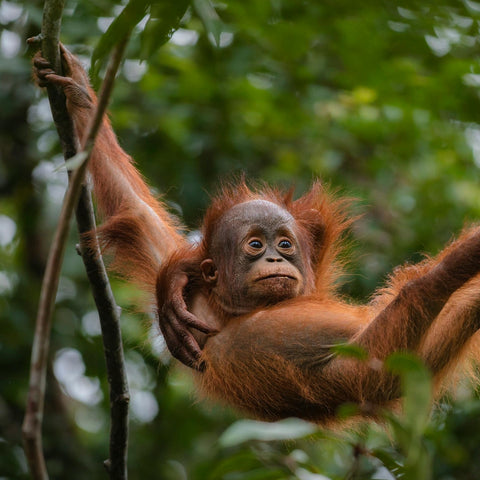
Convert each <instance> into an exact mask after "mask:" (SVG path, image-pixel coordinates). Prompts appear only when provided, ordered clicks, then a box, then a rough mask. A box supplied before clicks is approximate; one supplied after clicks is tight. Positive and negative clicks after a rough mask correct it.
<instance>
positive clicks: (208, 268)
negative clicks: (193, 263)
mask: <svg viewBox="0 0 480 480" xmlns="http://www.w3.org/2000/svg"><path fill="white" fill-rule="evenodd" d="M200 269H201V271H202V276H203V279H204V280H205V281H206V282H207V283H216V282H217V279H218V270H217V267H216V266H215V263H214V261H213V260H212V259H211V258H207V259H206V260H204V261H203V262H202V263H201V264H200Z"/></svg>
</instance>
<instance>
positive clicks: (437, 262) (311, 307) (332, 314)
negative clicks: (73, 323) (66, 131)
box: [36, 49, 480, 423]
mask: <svg viewBox="0 0 480 480" xmlns="http://www.w3.org/2000/svg"><path fill="white" fill-rule="evenodd" d="M62 54H63V58H64V63H65V67H66V74H67V75H69V77H67V78H65V77H55V78H53V77H51V78H50V79H49V78H48V72H47V73H45V70H44V68H45V67H44V66H42V65H41V62H37V66H36V68H37V76H38V78H39V79H40V80H41V81H42V82H43V83H45V82H46V81H52V82H57V83H58V84H60V85H61V86H63V88H64V91H65V94H66V97H67V106H68V108H69V111H70V113H71V115H72V118H73V121H74V124H75V128H76V131H77V135H78V137H79V138H80V140H82V139H83V138H84V137H85V134H86V131H87V129H88V123H89V121H90V118H91V116H92V111H93V110H92V109H93V107H94V105H95V102H96V98H95V94H94V92H93V91H92V89H91V88H90V86H89V83H88V79H87V77H86V75H85V73H84V71H83V69H82V68H81V66H80V65H79V64H78V61H77V60H76V59H75V57H73V56H72V55H71V54H70V53H69V52H68V51H67V50H65V49H63V50H62ZM42 69H43V70H42ZM90 173H91V176H92V178H93V183H94V189H95V195H96V199H97V202H98V205H99V210H100V212H101V213H102V215H103V216H104V217H105V223H104V224H103V225H102V227H101V229H100V235H101V239H102V242H103V244H104V246H105V247H107V248H108V249H109V250H110V251H112V253H113V255H114V264H113V266H114V268H115V269H116V270H118V271H120V272H121V273H123V274H125V275H127V277H128V278H129V279H131V280H132V281H135V282H139V283H142V284H143V285H144V286H145V287H146V288H147V289H148V290H152V289H153V287H156V294H157V304H158V308H159V321H160V326H161V328H162V331H163V332H164V335H165V338H166V341H167V344H168V345H169V348H170V349H171V351H172V353H173V354H174V355H175V356H177V357H178V358H180V359H182V361H184V362H185V363H187V364H190V365H191V366H196V367H197V368H199V369H201V370H202V371H201V372H200V373H198V374H197V378H198V383H199V389H200V390H201V391H202V392H203V393H204V394H205V395H206V396H208V397H210V398H215V399H218V400H221V401H224V402H227V403H229V404H231V405H233V406H235V407H236V408H238V409H240V410H242V411H244V412H247V413H248V414H249V415H253V416H255V417H257V418H260V419H264V420H276V419H279V418H283V417H286V416H292V415H294V416H298V417H302V418H306V419H308V420H311V421H315V422H321V423H328V422H331V421H333V420H334V419H335V415H336V412H337V411H338V409H339V407H340V406H341V405H343V404H345V403H348V402H351V403H354V404H356V405H357V406H358V407H359V411H360V413H362V414H363V415H367V416H369V415H375V414H376V413H377V412H378V409H379V407H383V406H389V405H391V404H392V403H395V402H396V401H397V400H398V398H399V396H400V394H401V392H400V385H399V380H398V378H397V377H395V376H394V375H392V374H390V373H389V372H387V371H386V370H385V369H384V368H383V361H384V360H385V358H386V357H387V356H388V355H390V354H391V353H392V352H396V351H411V352H415V353H417V354H418V355H419V356H420V358H422V359H423V360H424V362H425V363H426V365H427V366H428V367H429V368H430V370H431V371H432V373H433V375H434V380H435V387H436V390H437V392H439V391H441V390H442V389H443V388H444V387H445V386H446V385H447V383H448V381H451V379H452V378H453V376H454V374H455V373H456V372H457V371H459V370H461V371H465V370H466V369H467V365H468V361H469V359H470V358H471V357H474V358H475V357H476V358H478V348H479V346H480V345H479V335H478V333H477V332H478V329H479V327H480V302H479V300H478V299H477V298H476V297H477V293H478V291H479V290H480V276H479V273H480V231H479V230H478V229H476V228H472V229H469V230H466V231H465V232H464V233H463V234H462V236H461V237H460V238H459V239H458V240H457V241H456V242H453V243H452V244H451V245H449V246H448V247H447V248H446V249H445V250H444V251H443V252H441V253H440V254H439V255H438V256H437V257H435V258H429V259H426V260H425V261H423V262H422V263H420V264H418V265H407V266H405V267H402V268H398V269H396V270H395V272H394V273H393V274H392V275H391V277H390V279H389V282H388V285H387V286H386V287H385V288H383V289H381V290H379V291H378V292H377V294H376V295H375V297H374V298H373V300H372V301H371V302H370V303H369V304H368V305H365V306H353V305H349V304H347V303H345V302H344V301H343V300H342V299H340V298H339V297H338V296H337V295H336V293H335V291H336V286H337V281H338V277H339V274H340V273H341V269H340V263H339V262H338V254H339V252H340V250H341V247H342V245H343V242H344V240H343V238H342V234H343V232H344V230H345V228H346V227H348V225H349V224H350V223H351V220H350V219H349V218H348V216H347V215H346V213H345V212H346V206H347V205H348V203H349V202H348V201H347V200H344V199H336V198H335V197H334V196H331V195H329V194H327V193H326V192H325V191H324V190H323V189H322V188H321V186H320V184H319V183H318V182H317V183H315V184H314V185H313V187H312V189H311V190H310V191H309V192H308V193H307V194H306V195H304V196H303V197H301V198H300V199H298V200H293V199H292V194H291V192H287V193H286V194H284V193H282V192H280V191H278V190H275V189H271V188H268V187H264V188H260V189H257V190H251V189H249V188H248V187H247V185H246V184H245V182H239V183H238V184H236V185H233V186H225V187H224V188H223V190H222V192H221V193H220V194H219V195H218V196H217V197H216V198H215V199H214V200H213V202H212V205H211V207H210V208H209V209H208V211H207V213H206V215H205V219H204V223H203V240H202V241H201V243H200V244H199V245H198V246H191V245H189V244H188V243H187V242H186V240H185V238H184V237H183V236H182V235H181V234H180V233H178V224H177V222H176V221H174V220H172V218H171V217H170V215H168V213H167V212H166V210H165V206H164V205H163V204H161V203H159V202H158V200H157V199H156V198H154V197H153V196H152V194H151V193H150V191H149V189H148V187H147V186H146V185H145V182H144V180H143V178H142V177H141V176H140V174H139V173H138V172H137V170H136V169H135V167H134V166H133V164H132V160H131V158H130V157H129V156H128V155H127V154H126V153H125V152H124V151H123V150H122V149H121V148H120V146H119V145H118V143H117V140H116V138H115V134H114V133H113V131H112V128H111V125H110V123H109V121H108V119H105V120H104V122H103V126H102V129H101V131H100V134H99V137H98V139H97V142H96V146H95V149H94V152H93V158H92V161H91V166H90ZM255 200H265V201H268V202H270V203H273V204H275V205H276V206H277V207H278V210H280V211H282V212H288V214H290V215H291V217H293V220H294V227H293V228H294V231H295V234H296V238H298V248H299V250H300V251H301V255H302V259H303V261H304V263H305V266H304V271H303V270H302V274H303V276H304V277H305V278H304V279H303V280H304V281H305V289H304V290H303V291H302V292H301V293H300V294H298V296H297V297H296V298H289V299H286V300H283V301H280V302H278V303H276V304H274V305H265V306H260V307H259V306H255V307H252V308H251V309H250V310H249V311H231V310H228V309H226V308H225V306H224V305H225V304H224V303H222V302H221V301H220V300H219V298H218V291H217V290H216V289H215V287H213V286H212V282H210V281H207V280H208V278H207V279H206V278H205V272H204V271H202V262H204V261H205V260H208V259H210V258H211V257H212V256H215V257H217V258H219V259H220V262H223V263H224V264H225V266H226V267H229V266H231V265H234V262H236V261H237V262H238V259H235V258H231V255H229V251H228V247H229V246H228V245H227V246H226V247H225V246H224V247H222V248H223V250H225V251H223V250H222V251H221V252H219V251H215V248H218V247H215V245H217V244H218V241H217V240H218V238H217V237H218V235H219V234H218V232H219V231H222V230H221V229H220V227H219V224H220V223H221V221H222V218H224V217H225V215H227V214H228V212H230V211H231V210H232V209H233V208H234V207H236V206H237V205H239V204H242V203H245V202H250V201H255ZM277 207H275V208H277ZM287 216H288V215H287ZM223 228H224V230H223V231H225V228H227V227H225V225H223ZM228 228H230V229H234V228H235V226H234V225H230V226H228ZM302 268H303V267H302ZM227 271H233V270H232V269H230V270H228V268H227ZM207 277H208V275H207ZM213 278H215V276H214V275H213V274H212V279H213ZM221 287H222V288H223V291H224V292H225V291H226V292H227V293H228V291H229V290H228V287H229V285H221ZM230 293H232V292H230ZM247 300H248V299H247ZM185 302H186V305H185ZM187 307H188V309H189V311H187V310H186V308H187ZM195 316H196V317H195ZM187 327H190V329H189V328H187ZM191 327H194V330H195V331H194V332H192V328H191ZM214 329H218V330H219V331H218V332H215V331H214ZM197 330H200V331H202V332H205V333H207V334H208V335H200V334H198V332H197ZM197 342H199V343H200V344H201V345H202V346H203V351H202V352H201V353H200V350H199V349H198V345H197ZM339 342H344V343H349V344H352V345H356V346H359V347H362V348H363V349H364V350H365V351H366V352H367V354H368V359H367V361H361V360H358V359H354V358H347V357H343V356H340V355H337V354H335V353H334V352H333V351H332V346H333V345H335V344H338V343H339ZM192 355H193V357H192ZM195 356H197V358H196V359H195V360H194V361H192V360H191V359H192V358H195ZM198 356H199V358H198ZM201 367H203V368H201Z"/></svg>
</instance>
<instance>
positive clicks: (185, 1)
mask: <svg viewBox="0 0 480 480" xmlns="http://www.w3.org/2000/svg"><path fill="white" fill-rule="evenodd" d="M189 4H190V1H189V0H177V1H175V2H170V1H168V0H156V1H153V2H152V1H148V0H130V1H129V2H128V3H127V5H126V6H125V8H124V9H123V10H122V12H121V13H120V15H118V17H117V18H116V19H115V20H114V21H113V22H112V24H111V25H110V27H109V28H108V29H107V31H106V32H105V33H104V34H103V36H102V37H101V38H100V41H99V42H98V44H97V46H96V48H95V50H94V51H93V55H92V74H93V75H94V76H96V75H97V74H98V72H99V70H100V67H101V64H102V63H103V61H104V60H105V59H106V58H107V56H108V54H109V53H110V52H111V50H112V48H113V47H114V45H115V44H117V43H118V42H119V41H120V40H121V39H123V38H125V37H128V36H130V34H131V33H132V31H133V29H134V28H135V27H136V26H137V25H138V23H139V22H140V21H141V20H142V19H143V18H144V17H145V16H146V15H148V20H147V23H146V26H145V29H144V31H143V33H142V36H141V42H142V48H141V53H142V55H141V58H143V59H145V58H148V57H149V56H150V55H151V54H152V53H153V52H154V51H155V50H156V49H158V48H160V47H161V46H162V45H163V44H164V43H166V42H168V40H169V39H170V37H171V35H172V33H173V32H174V31H175V30H176V29H177V28H178V26H179V23H180V20H181V19H182V17H183V15H184V14H185V12H186V10H187V8H188V6H189Z"/></svg>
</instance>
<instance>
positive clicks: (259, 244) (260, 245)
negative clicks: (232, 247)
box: [248, 239, 263, 250]
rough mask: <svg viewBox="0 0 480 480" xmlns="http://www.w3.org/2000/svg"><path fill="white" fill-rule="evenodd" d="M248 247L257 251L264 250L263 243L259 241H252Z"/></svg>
mask: <svg viewBox="0 0 480 480" xmlns="http://www.w3.org/2000/svg"><path fill="white" fill-rule="evenodd" d="M248 245H249V246H250V247H252V248H254V249H255V250H260V249H261V248H263V243H262V242H261V241H260V240H257V239H255V240H250V242H248Z"/></svg>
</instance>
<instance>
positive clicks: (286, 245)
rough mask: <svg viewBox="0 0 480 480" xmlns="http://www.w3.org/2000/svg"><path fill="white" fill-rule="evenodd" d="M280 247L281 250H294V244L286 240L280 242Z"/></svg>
mask: <svg viewBox="0 0 480 480" xmlns="http://www.w3.org/2000/svg"><path fill="white" fill-rule="evenodd" d="M278 246H279V247H280V248H284V249H286V250H288V249H289V248H292V246H293V245H292V242H291V241H290V240H286V239H283V240H280V242H279V243H278Z"/></svg>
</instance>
